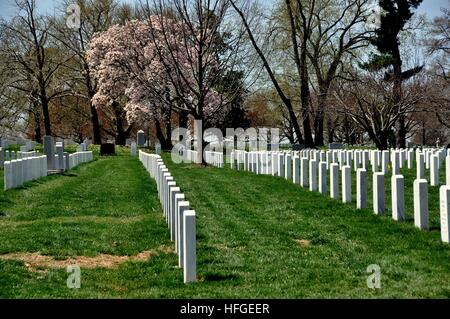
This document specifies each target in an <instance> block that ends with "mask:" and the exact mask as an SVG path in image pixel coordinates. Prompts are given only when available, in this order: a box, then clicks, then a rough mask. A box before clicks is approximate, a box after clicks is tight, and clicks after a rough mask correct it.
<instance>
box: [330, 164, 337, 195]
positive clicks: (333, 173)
mask: <svg viewBox="0 0 450 319" xmlns="http://www.w3.org/2000/svg"><path fill="white" fill-rule="evenodd" d="M330 197H331V198H334V199H338V198H339V165H338V164H336V163H332V164H330Z"/></svg>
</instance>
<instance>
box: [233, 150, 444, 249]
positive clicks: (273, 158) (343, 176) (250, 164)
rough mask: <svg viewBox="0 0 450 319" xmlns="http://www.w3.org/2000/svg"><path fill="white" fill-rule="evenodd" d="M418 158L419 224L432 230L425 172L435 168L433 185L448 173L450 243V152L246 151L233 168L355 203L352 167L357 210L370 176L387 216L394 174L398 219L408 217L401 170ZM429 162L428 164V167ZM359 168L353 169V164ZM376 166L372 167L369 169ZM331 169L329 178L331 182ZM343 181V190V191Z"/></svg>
mask: <svg viewBox="0 0 450 319" xmlns="http://www.w3.org/2000/svg"><path fill="white" fill-rule="evenodd" d="M414 157H416V169H417V179H416V180H415V181H414V185H413V190H414V194H413V196H414V197H413V199H414V224H415V226H416V227H418V228H420V229H422V230H427V229H428V228H429V224H428V219H429V216H428V181H427V180H426V179H424V175H425V168H427V169H429V170H430V178H429V179H430V185H431V186H438V185H439V168H441V167H444V163H443V162H444V159H445V170H446V182H445V184H446V185H444V186H442V187H441V189H440V204H441V205H440V212H441V237H442V241H443V242H446V243H448V242H449V234H448V229H449V227H450V225H449V222H450V220H449V214H450V206H449V205H450V204H449V203H450V197H449V196H450V150H445V149H425V150H422V151H421V150H416V151H415V150H412V149H407V150H391V151H382V152H381V151H375V150H370V151H369V150H348V151H347V150H345V151H344V150H329V151H316V150H305V151H301V152H291V151H285V152H267V151H263V152H246V151H239V150H235V151H234V152H232V153H231V156H230V165H231V168H232V169H237V170H245V171H250V172H254V173H256V174H266V175H272V176H279V177H283V178H285V179H287V180H291V181H292V182H293V183H295V184H299V185H301V186H302V187H307V188H309V190H310V191H318V192H320V193H322V194H324V195H326V194H327V193H328V190H327V186H328V185H327V181H328V180H329V195H330V197H331V198H335V199H341V200H342V202H344V203H351V202H352V179H351V171H352V168H353V170H354V171H355V172H356V206H357V208H358V209H362V208H365V207H366V206H367V195H368V194H367V172H368V171H369V168H371V170H372V172H373V175H372V179H373V187H372V188H373V193H372V196H373V211H374V213H375V214H376V215H381V214H383V213H384V211H385V175H386V174H387V173H388V171H389V170H390V171H391V173H392V176H391V192H392V196H391V197H392V218H393V219H394V220H397V221H399V220H404V219H405V200H404V177H403V176H402V175H400V170H399V169H400V168H402V167H403V166H404V165H405V162H406V164H407V166H408V168H413V161H414ZM427 163H428V164H427ZM352 164H353V165H352ZM369 164H370V165H369ZM328 171H329V178H328V176H327V175H328ZM339 180H341V187H340V188H339Z"/></svg>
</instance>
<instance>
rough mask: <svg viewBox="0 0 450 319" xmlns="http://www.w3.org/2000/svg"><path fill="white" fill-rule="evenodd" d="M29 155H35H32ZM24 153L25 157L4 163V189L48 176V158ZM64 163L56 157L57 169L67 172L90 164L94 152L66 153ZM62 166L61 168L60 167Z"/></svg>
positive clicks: (35, 153) (37, 154)
mask: <svg viewBox="0 0 450 319" xmlns="http://www.w3.org/2000/svg"><path fill="white" fill-rule="evenodd" d="M29 153H33V155H30V154H29ZM29 153H22V154H24V155H25V156H23V157H22V158H18V159H13V160H10V161H5V163H4V189H5V191H6V190H8V189H12V188H16V187H19V186H22V185H23V184H25V183H26V182H29V181H32V180H36V179H39V178H41V177H44V176H47V174H48V166H47V163H48V161H47V156H46V155H39V153H37V152H29ZM62 159H63V161H62V162H61V161H60V159H59V155H55V159H54V163H56V166H55V168H56V169H57V170H61V171H67V170H69V169H72V168H74V167H76V166H78V165H80V164H82V163H87V162H90V161H92V160H93V159H94V154H93V153H92V152H77V153H73V154H68V153H64V155H63V158H62ZM60 165H61V166H60Z"/></svg>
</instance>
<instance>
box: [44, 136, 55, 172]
mask: <svg viewBox="0 0 450 319" xmlns="http://www.w3.org/2000/svg"><path fill="white" fill-rule="evenodd" d="M44 154H45V155H47V169H48V170H54V169H55V144H54V141H53V137H52V136H48V135H45V136H44Z"/></svg>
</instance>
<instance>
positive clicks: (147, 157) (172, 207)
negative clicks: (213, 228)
mask: <svg viewBox="0 0 450 319" xmlns="http://www.w3.org/2000/svg"><path fill="white" fill-rule="evenodd" d="M139 160H140V161H141V162H142V164H143V165H144V167H145V168H146V169H147V171H148V172H149V173H150V176H151V177H152V178H154V179H155V181H156V185H157V189H158V195H159V199H160V202H161V205H162V208H163V215H164V218H165V221H166V223H167V225H168V227H169V229H170V239H171V240H172V241H174V242H175V251H176V252H177V253H178V266H179V267H182V268H183V277H184V282H185V283H189V282H193V281H196V280H197V257H196V256H197V253H196V222H195V211H194V210H191V209H190V208H189V207H190V205H189V202H188V201H186V198H185V196H184V194H183V193H182V192H181V190H180V187H179V186H177V184H176V182H175V181H174V178H173V176H172V175H171V174H170V173H169V170H168V169H167V167H166V165H164V162H163V160H162V158H161V156H159V155H157V154H149V153H145V152H143V151H139Z"/></svg>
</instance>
